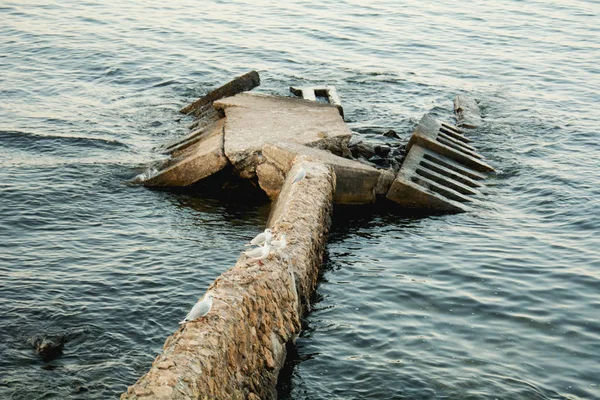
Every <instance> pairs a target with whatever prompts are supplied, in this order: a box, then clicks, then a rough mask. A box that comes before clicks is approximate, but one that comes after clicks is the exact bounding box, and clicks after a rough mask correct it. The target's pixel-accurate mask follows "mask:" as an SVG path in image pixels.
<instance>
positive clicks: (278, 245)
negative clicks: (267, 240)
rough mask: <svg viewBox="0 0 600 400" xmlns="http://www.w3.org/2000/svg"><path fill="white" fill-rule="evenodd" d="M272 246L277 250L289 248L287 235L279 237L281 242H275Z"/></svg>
mask: <svg viewBox="0 0 600 400" xmlns="http://www.w3.org/2000/svg"><path fill="white" fill-rule="evenodd" d="M271 245H272V246H273V248H275V249H277V250H283V249H285V246H287V241H286V237H285V233H284V234H283V235H281V236H280V237H279V240H273V242H272V243H271Z"/></svg>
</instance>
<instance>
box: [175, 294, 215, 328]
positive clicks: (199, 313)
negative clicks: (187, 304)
mask: <svg viewBox="0 0 600 400" xmlns="http://www.w3.org/2000/svg"><path fill="white" fill-rule="evenodd" d="M212 304H213V295H212V293H207V294H206V295H205V296H204V297H203V298H202V299H201V300H198V302H197V303H196V304H194V307H192V309H191V310H190V312H189V313H188V315H186V316H185V318H184V319H183V321H181V322H180V323H179V325H182V324H185V323H186V322H189V321H192V320H194V319H196V318H201V317H204V316H205V315H206V314H208V313H209V312H210V309H211V308H212Z"/></svg>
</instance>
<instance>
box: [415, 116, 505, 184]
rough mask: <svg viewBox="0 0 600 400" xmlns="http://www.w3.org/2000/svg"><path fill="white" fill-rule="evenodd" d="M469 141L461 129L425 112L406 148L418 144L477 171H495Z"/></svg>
mask: <svg viewBox="0 0 600 400" xmlns="http://www.w3.org/2000/svg"><path fill="white" fill-rule="evenodd" d="M469 142H470V140H469V139H468V138H466V137H465V136H464V135H463V132H462V131H461V130H460V129H458V128H456V127H454V126H452V125H449V124H445V123H443V122H440V121H438V120H437V119H435V118H434V117H433V116H432V115H430V114H425V115H424V116H423V118H421V121H420V122H419V125H418V126H417V129H416V130H415V131H414V132H413V134H412V136H411V138H410V140H409V141H408V144H407V145H406V149H407V150H408V151H410V148H411V147H412V146H413V145H415V144H418V145H419V146H422V147H425V148H427V149H429V150H432V151H434V152H435V153H438V154H441V155H443V156H445V157H448V158H450V159H453V160H455V161H458V162H459V163H461V164H463V165H465V166H467V167H469V168H471V169H474V170H476V171H479V172H493V171H494V168H493V167H492V166H491V165H489V164H488V163H486V162H485V161H484V160H483V156H482V155H480V154H478V153H477V150H476V149H475V148H474V147H473V146H471V145H470V144H469Z"/></svg>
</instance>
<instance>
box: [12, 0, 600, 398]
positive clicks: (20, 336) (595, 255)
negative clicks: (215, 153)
mask: <svg viewBox="0 0 600 400" xmlns="http://www.w3.org/2000/svg"><path fill="white" fill-rule="evenodd" d="M49 3H54V4H49ZM123 3H125V4H123ZM171 3H172V4H171ZM599 14H600V5H599V4H598V2H596V1H564V0H562V1H527V2H523V1H517V0H498V1H491V2H490V1H475V2H469V3H465V2H462V1H457V0H442V1H437V2H421V1H415V0H408V1H404V2H394V1H385V0H384V1H371V2H367V1H352V0H341V1H335V2H334V1H330V0H323V1H319V2H307V1H297V2H275V1H263V2H258V3H257V2H250V1H230V0H223V1H217V0H213V1H210V0H209V1H205V2H192V1H178V2H165V1H154V0H152V1H143V2H142V1H139V0H136V1H130V2H120V1H95V0H89V1H84V2H82V1H70V0H67V1H60V2H58V1H57V2H41V1H40V2H38V1H10V0H8V1H7V0H4V1H2V2H1V3H0V38H1V40H0V238H1V240H0V299H1V302H2V307H1V309H0V398H3V399H4V398H6V399H37V398H45V399H46V398H47V399H50V398H55V399H106V398H116V397H117V396H118V395H119V393H121V392H122V391H124V390H125V389H126V387H127V386H128V385H130V384H132V383H133V382H135V380H136V379H137V378H138V377H139V376H140V375H142V374H143V373H145V372H146V371H147V369H148V368H149V366H150V364H151V362H152V360H153V359H154V357H155V356H156V354H157V353H158V352H159V351H160V349H161V347H162V344H163V343H164V340H165V338H166V337H167V336H168V335H169V334H171V333H172V332H173V331H174V330H175V329H176V328H177V321H179V320H180V319H181V317H182V316H183V315H185V313H186V312H187V310H188V309H189V307H190V306H191V305H192V304H193V303H194V301H195V300H196V298H197V297H199V296H200V295H202V294H203V292H204V290H205V289H206V288H207V286H208V285H209V284H210V283H211V282H212V281H213V280H214V279H215V278H216V277H217V276H218V275H219V274H221V273H222V272H223V271H225V270H226V269H228V268H230V267H231V266H233V264H234V263H235V261H236V259H237V257H238V255H239V250H240V249H241V248H242V243H243V242H244V241H246V240H247V239H248V238H250V237H252V236H253V235H254V234H256V233H257V232H258V231H259V230H261V228H263V226H264V224H265V222H266V218H267V216H268V213H269V204H268V203H266V202H264V201H261V199H260V198H257V199H255V201H252V199H242V200H232V199H215V198H202V197H199V196H194V195H193V194H190V193H173V192H168V191H152V190H148V189H145V188H142V187H137V186H132V185H129V184H128V183H127V181H128V180H129V179H130V178H131V177H133V176H135V175H136V174H138V173H140V172H141V171H143V169H144V166H145V164H146V163H147V162H148V161H150V160H152V159H155V158H156V157H157V154H156V153H155V150H154V148H155V147H156V146H158V145H160V144H162V143H164V142H165V141H166V140H168V139H170V138H173V137H175V136H176V135H181V134H184V133H185V132H187V126H188V124H189V122H190V120H189V119H187V118H185V117H183V118H182V116H180V115H179V114H178V112H177V111H178V109H179V108H180V107H181V106H183V105H185V104H187V103H188V102H190V101H192V100H194V99H195V98H197V97H199V96H201V95H202V94H204V93H205V92H206V91H207V90H209V89H210V88H212V87H215V86H217V85H219V84H221V83H223V82H225V81H227V80H229V79H230V78H232V77H234V76H237V75H239V74H242V73H244V72H246V71H248V70H249V69H252V68H254V69H257V70H259V72H260V73H261V76H262V80H263V83H262V86H261V87H260V88H259V89H258V91H259V92H263V93H274V94H287V88H288V87H289V86H290V85H292V84H298V85H302V84H332V85H336V86H337V88H338V91H339V93H340V95H341V97H342V101H343V103H344V106H345V111H346V116H347V120H348V124H349V126H350V128H351V129H352V130H353V131H355V132H356V134H357V135H361V136H364V137H366V138H371V139H373V140H379V139H378V135H379V134H380V133H381V132H384V131H386V130H388V129H394V130H396V131H397V132H399V133H400V134H401V135H402V136H403V137H407V136H408V135H409V134H410V133H411V131H412V129H413V128H414V127H415V124H416V123H417V121H418V120H419V119H420V118H421V116H422V115H423V114H424V113H426V112H432V113H434V114H435V115H437V116H438V117H439V118H441V119H444V120H448V121H452V119H451V109H452V103H451V101H452V98H453V97H454V95H456V94H458V93H465V94H468V95H470V96H472V97H475V98H477V99H478V100H479V101H480V103H481V107H482V110H483V115H484V117H485V119H484V124H483V126H482V127H481V128H480V129H478V130H476V131H474V132H472V134H471V136H472V138H473V140H474V142H475V144H476V145H477V146H478V148H479V150H480V152H481V153H482V154H484V155H485V156H486V157H487V158H488V160H489V161H490V162H491V163H492V164H493V165H494V166H495V167H496V168H497V169H498V171H499V172H498V174H497V175H495V176H493V177H491V178H490V179H489V180H488V181H487V182H488V185H489V186H488V189H487V191H486V197H485V199H484V204H485V205H484V206H483V207H481V208H480V209H477V210H476V211H474V212H471V213H467V214H461V215H447V216H435V217H410V216H406V215H403V214H401V213H399V212H397V210H395V209H394V208H393V207H392V208H391V209H390V208H385V209H383V208H377V207H376V208H371V207H356V208H338V209H336V210H335V215H334V226H333V228H332V232H331V236H330V240H329V248H328V256H327V260H326V261H325V263H324V272H323V276H322V279H321V282H320V285H319V287H318V290H317V291H316V293H315V296H314V299H313V304H312V305H313V311H312V312H311V313H310V314H309V315H307V316H306V319H305V321H304V324H305V330H304V332H303V333H302V336H301V337H300V338H299V340H298V341H297V343H296V346H295V347H294V348H293V349H291V350H292V354H291V356H290V358H289V359H288V363H287V366H286V369H285V371H284V372H283V373H282V376H281V382H280V387H279V391H280V397H281V398H282V399H334V398H335V399H356V398H373V399H375V398H377V399H392V398H393V399H403V398H405V399H437V398H440V399H444V398H445V399H459V398H460V399H488V398H489V399H496V398H497V399H593V398H596V399H597V398H600V378H599V377H600V362H599V360H600V250H599V248H600V240H599V239H598V237H599V231H600V204H599V200H598V199H599V197H600V189H599V187H600V176H599V173H598V171H599V170H600V161H599V154H600V153H599V150H600V146H599V144H598V138H599V136H598V130H599V126H600V113H599V112H598V111H599V109H598V104H600V77H599V72H600V67H599V66H598V65H599V62H600V25H599V24H598V21H599V20H598V16H599ZM40 333H46V334H47V333H50V334H54V333H68V334H69V337H70V339H71V341H70V342H68V343H67V344H66V345H65V349H64V354H63V355H62V357H60V358H58V359H55V360H52V361H44V360H43V359H42V358H41V357H40V356H38V355H36V354H35V353H34V352H33V350H32V348H31V346H30V345H29V344H28V340H30V338H31V337H33V336H34V335H36V334H40Z"/></svg>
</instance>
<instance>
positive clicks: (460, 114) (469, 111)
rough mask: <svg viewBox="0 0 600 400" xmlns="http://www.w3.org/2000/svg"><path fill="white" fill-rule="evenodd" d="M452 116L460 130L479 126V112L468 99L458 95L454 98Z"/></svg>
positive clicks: (474, 103) (474, 104)
mask: <svg viewBox="0 0 600 400" xmlns="http://www.w3.org/2000/svg"><path fill="white" fill-rule="evenodd" d="M454 114H455V116H456V126H458V127H460V128H467V129H475V128H477V127H478V126H480V125H481V111H480V110H479V106H478V105H477V103H476V102H475V100H473V99H472V98H470V97H467V96H464V95H461V94H459V95H457V96H456V97H455V98H454Z"/></svg>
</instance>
